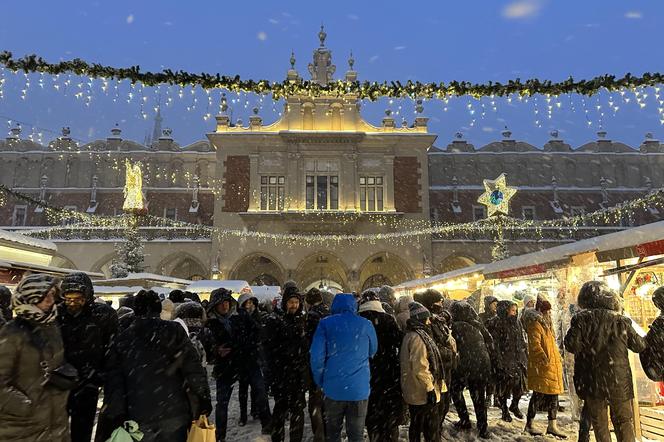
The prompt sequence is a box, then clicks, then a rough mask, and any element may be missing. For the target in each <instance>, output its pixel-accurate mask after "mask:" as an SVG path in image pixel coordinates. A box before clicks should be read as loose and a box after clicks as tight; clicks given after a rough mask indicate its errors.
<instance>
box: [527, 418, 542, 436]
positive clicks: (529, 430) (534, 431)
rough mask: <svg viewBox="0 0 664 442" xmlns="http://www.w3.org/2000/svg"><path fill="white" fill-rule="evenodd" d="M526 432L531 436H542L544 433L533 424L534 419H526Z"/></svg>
mask: <svg viewBox="0 0 664 442" xmlns="http://www.w3.org/2000/svg"><path fill="white" fill-rule="evenodd" d="M526 432H527V433H528V434H530V435H531V436H541V435H542V434H544V433H542V432H541V431H539V430H538V429H536V428H535V427H534V426H533V420H532V419H528V420H527V421H526Z"/></svg>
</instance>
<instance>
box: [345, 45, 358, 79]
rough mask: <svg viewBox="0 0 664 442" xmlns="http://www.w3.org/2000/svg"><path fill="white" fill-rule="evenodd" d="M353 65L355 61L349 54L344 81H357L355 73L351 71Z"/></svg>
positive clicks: (351, 54)
mask: <svg viewBox="0 0 664 442" xmlns="http://www.w3.org/2000/svg"><path fill="white" fill-rule="evenodd" d="M354 64H355V59H354V58H353V53H352V52H351V53H350V57H349V58H348V70H347V71H346V81H350V82H352V81H357V72H355V70H354V69H353V65H354Z"/></svg>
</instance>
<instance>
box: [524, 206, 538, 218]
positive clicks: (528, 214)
mask: <svg viewBox="0 0 664 442" xmlns="http://www.w3.org/2000/svg"><path fill="white" fill-rule="evenodd" d="M521 216H522V218H523V219H524V220H526V221H534V220H535V207H534V206H524V207H522V208H521Z"/></svg>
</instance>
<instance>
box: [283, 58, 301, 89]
mask: <svg viewBox="0 0 664 442" xmlns="http://www.w3.org/2000/svg"><path fill="white" fill-rule="evenodd" d="M290 65H291V68H290V69H289V70H288V73H287V74H286V79H287V80H288V81H289V82H290V83H297V82H298V81H299V80H300V74H298V73H297V69H295V52H293V51H291V54H290Z"/></svg>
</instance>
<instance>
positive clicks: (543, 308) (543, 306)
mask: <svg viewBox="0 0 664 442" xmlns="http://www.w3.org/2000/svg"><path fill="white" fill-rule="evenodd" d="M535 309H536V310H537V311H538V312H541V313H546V312H548V311H549V310H551V303H550V302H549V300H548V299H546V298H545V297H544V296H542V295H537V303H536V304H535Z"/></svg>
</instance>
